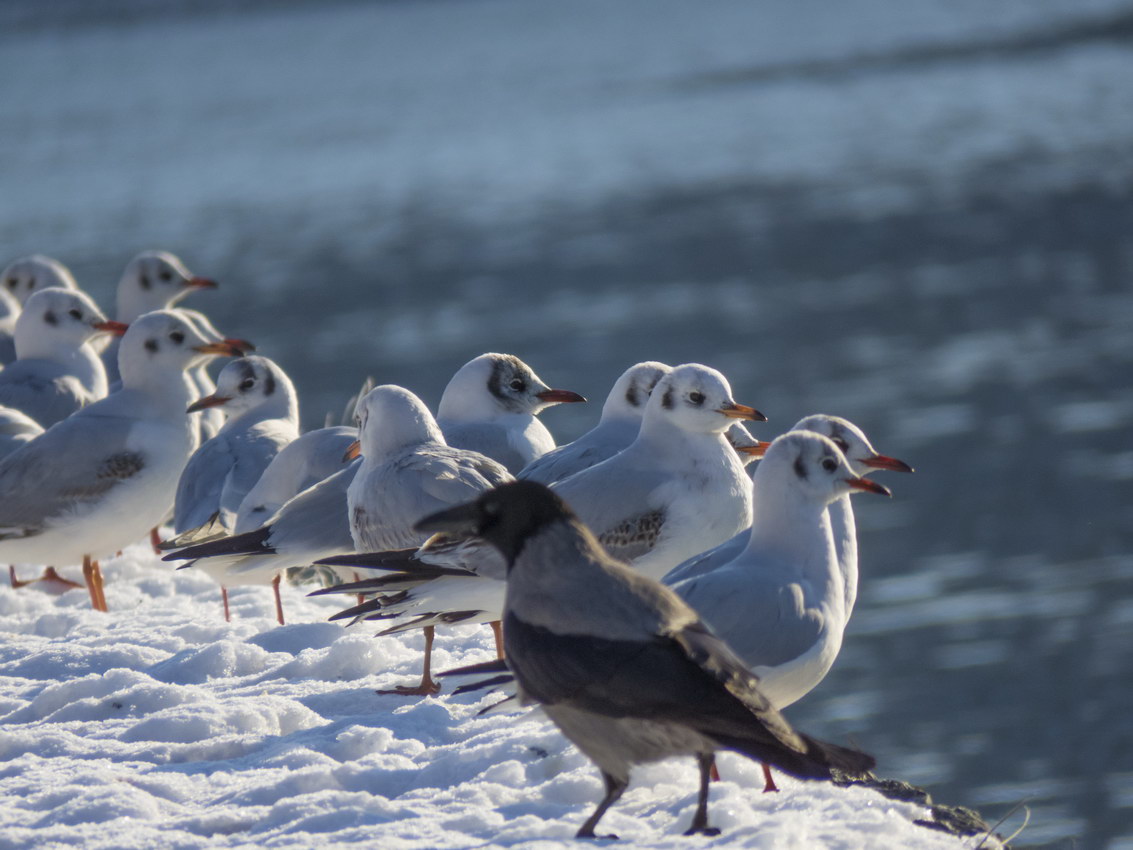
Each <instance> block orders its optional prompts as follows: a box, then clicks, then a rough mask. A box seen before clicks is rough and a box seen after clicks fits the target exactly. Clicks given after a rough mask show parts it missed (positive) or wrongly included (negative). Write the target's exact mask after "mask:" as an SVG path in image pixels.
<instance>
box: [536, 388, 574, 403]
mask: <svg viewBox="0 0 1133 850" xmlns="http://www.w3.org/2000/svg"><path fill="white" fill-rule="evenodd" d="M535 398H537V399H539V400H540V401H548V402H550V403H551V404H564V403H565V404H570V403H572V402H576V401H586V399H585V397H583V396H580V395H579V394H578V393H572V392H571V391H570V390H543V392H541V393H535Z"/></svg>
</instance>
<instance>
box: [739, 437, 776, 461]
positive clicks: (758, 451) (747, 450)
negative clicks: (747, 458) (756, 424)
mask: <svg viewBox="0 0 1133 850" xmlns="http://www.w3.org/2000/svg"><path fill="white" fill-rule="evenodd" d="M770 445H771V443H768V442H764V441H763V440H760V441H759V442H758V443H756V444H755V445H754V446H737V445H733V446H732V448H733V449H735V450H736V451H737V452H739V453H740V454H742V455H751V456H752V457H763V453H764V452H766V451H767V447H768V446H770Z"/></svg>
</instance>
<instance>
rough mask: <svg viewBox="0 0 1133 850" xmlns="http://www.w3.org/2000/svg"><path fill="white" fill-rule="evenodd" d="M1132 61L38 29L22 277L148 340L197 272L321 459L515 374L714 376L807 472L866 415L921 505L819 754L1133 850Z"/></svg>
mask: <svg viewBox="0 0 1133 850" xmlns="http://www.w3.org/2000/svg"><path fill="white" fill-rule="evenodd" d="M1131 48H1133V4H1131V3H1128V2H1119V0H1091V2H1073V0H1065V2H1053V0H1050V2H1036V0H1032V2H1028V3H999V4H987V3H985V2H975V1H974V0H970V2H944V0H940V2H924V3H918V4H908V3H905V2H902V0H869V2H865V3H862V4H856V7H855V10H854V12H853V13H852V14H851V13H849V12H839V11H834V10H832V8H831V7H830V6H828V5H827V4H824V3H817V2H813V0H812V2H803V3H795V2H786V0H781V2H766V3H761V4H748V3H740V2H718V3H713V4H711V5H709V6H704V5H696V4H686V3H678V2H675V0H658V2H646V1H645V0H627V2H622V3H619V4H616V5H614V4H608V3H600V2H597V0H592V2H578V3H570V4H529V3H525V2H522V0H464V1H463V2H459V1H458V0H448V1H447V2H446V0H421V1H420V2H390V3H381V4H362V3H358V4H351V3H342V4H337V5H328V4H315V3H304V2H295V3H278V4H272V3H245V4H234V5H227V4H219V3H216V4H212V3H206V4H194V5H190V4H187V3H165V4H162V3H156V4H149V3H144V4H143V3H140V2H125V0H121V1H119V0H107V2H101V3H70V2H67V3H60V4H41V3H33V2H30V0H28V2H20V0H16V2H10V3H7V4H5V5H4V6H3V7H0V57H2V58H3V60H4V64H5V68H6V71H5V73H4V74H3V75H0V123H2V127H3V132H2V133H0V177H2V180H0V189H2V191H0V247H2V251H3V254H4V255H6V256H8V257H15V256H17V255H19V254H22V253H29V252H32V251H41V252H45V253H50V254H53V255H55V256H58V257H59V258H61V259H62V260H64V261H65V262H67V263H68V264H70V265H71V267H72V268H73V270H74V271H75V273H76V275H77V276H78V278H79V280H80V282H81V283H82V284H83V285H84V286H86V287H87V288H88V289H90V290H91V291H92V293H94V294H95V295H96V297H99V298H101V299H102V300H103V301H104V303H107V304H109V303H111V298H110V293H111V291H112V289H113V285H114V282H115V281H116V279H117V274H118V273H119V271H120V269H121V267H122V266H123V265H124V264H125V262H126V261H127V260H128V259H129V258H130V256H132V255H133V254H134V253H135V252H136V251H138V250H140V249H143V248H148V247H161V248H166V249H169V250H173V251H175V252H177V253H178V254H180V255H181V256H182V257H183V258H184V259H185V260H186V262H187V263H188V264H189V265H190V267H191V268H192V269H193V270H194V271H195V272H197V273H199V274H205V275H209V276H212V277H215V278H217V279H218V280H220V281H221V283H222V289H221V290H220V291H218V292H216V293H211V294H205V295H202V296H200V297H198V298H196V300H195V301H194V302H193V304H194V306H198V307H200V308H202V309H205V310H207V311H209V312H210V314H211V315H213V316H214V318H215V320H216V322H217V324H218V325H219V326H220V327H221V328H222V329H223V330H225V331H226V332H228V333H232V334H238V335H240V336H246V337H249V338H251V339H254V340H255V341H256V342H257V343H259V344H260V348H261V351H263V352H264V353H266V354H268V355H270V356H273V357H276V358H277V359H278V360H280V361H281V362H282V363H283V364H284V365H285V367H286V368H288V369H289V371H291V372H292V374H293V375H294V377H295V378H296V381H297V383H298V385H299V388H300V392H301V395H302V404H303V407H304V411H303V412H304V419H305V421H306V422H307V423H308V424H309V425H315V424H318V423H320V422H321V420H322V417H323V415H324V413H325V412H326V411H328V410H332V409H333V410H337V409H339V408H340V407H341V403H342V401H343V400H344V398H345V397H346V395H347V394H349V392H351V391H352V389H353V388H354V387H355V386H356V385H357V384H358V383H359V382H360V381H361V379H362V378H363V377H364V376H365V375H367V374H371V375H374V376H375V377H376V378H377V379H379V380H380V381H392V382H397V383H402V384H405V385H406V386H409V387H411V388H413V389H414V390H416V391H418V392H419V393H420V394H421V395H422V396H423V397H424V398H425V399H426V400H427V401H430V402H431V403H435V401H436V400H437V399H438V397H439V394H440V390H441V388H442V387H443V386H444V384H445V382H446V381H447V380H448V378H449V376H450V375H451V374H452V372H453V371H454V370H455V369H456V367H457V366H459V365H460V364H461V363H463V362H464V361H465V360H467V359H469V358H470V357H472V356H474V355H475V354H478V353H480V352H483V351H485V350H498V351H510V352H514V353H517V354H519V355H520V356H522V357H523V358H524V359H525V360H527V361H528V362H530V363H531V364H532V365H533V366H534V367H535V368H536V370H537V371H539V372H540V373H541V375H542V376H543V377H544V378H545V379H546V380H547V381H548V382H549V383H551V384H553V385H555V386H563V387H567V388H570V389H574V390H578V391H580V392H583V393H584V394H586V395H589V396H591V397H592V398H594V399H595V400H596V401H597V400H599V399H601V398H602V397H603V396H604V394H605V392H606V389H607V388H608V386H609V385H610V383H611V382H612V380H613V378H614V377H615V376H616V375H617V374H618V373H620V372H621V371H622V370H623V369H624V368H625V367H626V366H627V365H629V364H630V363H632V362H634V361H637V360H642V359H659V360H663V361H666V362H670V363H680V362H685V361H690V360H697V361H701V362H705V363H709V364H711V365H714V366H716V367H718V368H720V369H722V370H723V371H724V372H725V373H726V374H728V375H729V376H730V378H731V379H732V383H733V386H734V388H735V391H736V396H737V398H738V399H739V400H741V401H744V402H746V403H751V404H754V405H756V406H758V407H759V408H760V409H761V410H764V411H765V412H766V413H768V414H769V416H770V417H771V422H769V423H768V425H767V426H765V427H764V429H763V430H762V431H761V435H762V436H765V437H770V436H772V435H774V434H776V433H778V432H779V431H780V430H783V429H785V428H787V427H789V426H790V424H791V423H793V422H794V421H795V420H797V419H798V418H800V417H801V416H802V415H804V414H807V413H812V412H820V411H821V412H829V413H838V414H841V415H844V416H847V417H849V418H851V419H853V420H854V421H856V422H858V423H859V424H860V425H862V426H863V427H864V428H865V429H866V431H867V432H868V433H869V434H870V435H871V437H872V438H873V440H874V443H875V445H876V446H877V447H878V448H879V449H880V450H881V451H883V452H885V453H887V454H893V455H896V456H898V457H901V458H903V459H905V460H908V461H909V462H911V463H913V464H914V465H916V466H917V467H918V472H917V474H916V475H915V476H912V477H901V478H899V479H898V478H897V477H896V476H892V477H890V478H889V479H887V480H886V483H887V484H889V485H891V486H892V488H893V489H894V491H895V498H894V499H893V500H892V502H886V503H882V502H880V500H877V501H873V502H870V501H869V500H867V499H865V498H861V499H859V500H858V508H859V517H860V528H861V550H862V570H863V579H862V587H861V599H860V602H859V610H858V612H857V613H856V614H855V617H854V621H853V622H852V623H851V626H850V630H849V635H848V637H847V641H846V644H845V648H844V650H843V653H842V656H841V657H840V658H839V660H838V663H837V664H836V666H835V669H834V671H833V672H832V673H831V675H830V677H829V678H828V680H827V681H826V682H824V683H823V684H822V685H821V686H820V688H819V689H818V690H816V691H815V692H814V693H813V694H812V695H811V696H809V697H808V698H807V699H806V700H804V701H803V702H802V703H800V704H799V705H798V706H796V707H795V708H793V709H792V710H791V714H792V717H794V718H796V719H797V720H799V721H800V722H802V723H804V724H806V725H808V726H809V727H815V728H818V729H819V731H822V732H823V734H825V735H826V736H828V737H829V736H832V735H833V736H835V737H838V736H853V738H854V739H855V740H857V741H858V742H859V743H860V744H861V745H862V746H864V747H866V748H868V749H869V750H871V751H872V752H874V753H876V754H877V756H878V757H879V761H880V762H881V764H882V767H883V772H884V773H886V774H889V775H894V776H899V777H901V778H905V779H908V780H911V781H915V782H918V783H922V784H926V785H927V786H929V787H930V789H931V790H932V791H933V793H934V795H935V796H936V797H937V799H938V800H940V801H942V802H949V803H962V804H966V805H971V806H975V807H977V808H980V809H981V810H982V811H983V812H984V814H985V815H987V816H989V817H991V818H997V817H999V816H1001V815H1004V814H1007V813H1009V812H1010V811H1011V810H1012V808H1013V807H1014V806H1015V805H1016V804H1017V803H1020V802H1025V805H1026V806H1027V807H1028V808H1029V809H1030V812H1031V818H1030V824H1029V826H1028V827H1027V829H1026V830H1025V831H1024V832H1023V833H1022V835H1021V836H1020V838H1019V839H1018V843H1019V844H1022V845H1041V844H1048V845H1050V846H1056V847H1071V846H1074V847H1078V848H1123V850H1129V848H1133V721H1131V720H1130V718H1131V717H1133V685H1131V684H1130V676H1129V672H1130V670H1131V669H1133V554H1131V553H1133V530H1131V528H1133V522H1131V520H1133V510H1131V508H1130V505H1133V444H1131V443H1130V439H1129V434H1130V425H1131V423H1133V392H1131V385H1130V375H1131V374H1133V371H1131V367H1133V287H1131V286H1130V281H1131V280H1133V203H1131V187H1133V86H1130V85H1129V81H1130V80H1131V79H1133V50H1131ZM577 407H580V406H577ZM596 408H597V405H594V406H592V407H591V409H589V410H579V409H567V408H562V409H555V410H552V411H549V412H548V414H547V415H546V420H547V422H548V424H549V425H550V426H551V428H552V429H553V430H554V431H555V432H556V433H557V434H558V435H559V437H560V439H562V440H567V439H570V438H571V437H572V436H574V435H576V434H578V433H580V432H581V431H582V430H584V429H585V428H586V427H588V425H589V423H590V422H591V421H592V419H593V417H595V416H596V413H597V411H596ZM1022 818H1023V814H1022V810H1019V811H1016V812H1015V813H1014V814H1011V815H1010V816H1009V817H1008V820H1007V821H1006V823H1005V824H1004V826H1003V827H1002V830H1001V831H1004V832H1010V831H1012V830H1013V829H1014V828H1016V827H1017V826H1019V825H1020V824H1021V822H1022Z"/></svg>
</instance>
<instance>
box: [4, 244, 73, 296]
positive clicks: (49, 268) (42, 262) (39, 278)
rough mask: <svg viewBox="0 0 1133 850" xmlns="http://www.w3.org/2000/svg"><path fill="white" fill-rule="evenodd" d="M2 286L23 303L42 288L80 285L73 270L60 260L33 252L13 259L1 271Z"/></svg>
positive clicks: (68, 287)
mask: <svg viewBox="0 0 1133 850" xmlns="http://www.w3.org/2000/svg"><path fill="white" fill-rule="evenodd" d="M0 287H3V289H4V291H5V292H7V293H8V294H10V295H13V296H15V298H16V300H17V301H18V302H20V304H21V305H22V304H24V303H26V302H27V300H28V298H30V297H31V295H32V293H33V292H36V291H38V290H40V289H48V288H49V287H61V288H62V289H78V288H79V285H78V284H77V283H75V276H74V275H72V274H71V270H70V269H68V268H67V267H66V266H65V265H63V264H62V263H61V262H59V261H58V260H56V259H54V258H53V257H46V256H44V255H43V254H31V255H29V256H27V257H20V258H19V259H18V260H13V261H12V262H10V263H9V264H8V265H7V266H6V267H5V268H4V271H2V272H0Z"/></svg>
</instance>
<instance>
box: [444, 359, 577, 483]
mask: <svg viewBox="0 0 1133 850" xmlns="http://www.w3.org/2000/svg"><path fill="white" fill-rule="evenodd" d="M579 401H586V399H585V398H583V397H582V396H580V395H579V394H578V393H575V392H571V391H570V390H554V389H551V388H550V387H549V386H547V385H546V384H545V383H544V382H543V381H542V380H541V379H540V378H539V376H538V375H536V374H535V372H534V371H533V370H532V369H531V367H530V366H528V365H527V364H526V363H524V362H523V361H522V360H520V359H519V358H518V357H515V356H514V355H511V354H481V355H480V356H479V357H476V358H474V359H472V360H470V361H469V362H468V363H465V364H464V365H463V366H461V367H460V369H459V370H457V373H456V374H455V375H453V377H452V380H451V381H449V383H448V386H447V387H445V391H444V393H443V394H442V395H441V403H440V405H439V406H438V407H437V423H438V424H439V425H440V426H441V431H443V432H444V435H445V440H446V441H447V442H448V444H449V445H450V446H453V447H455V448H459V449H469V450H471V451H474V452H480V454H484V455H487V456H488V457H490V458H492V459H493V460H496V461H499V462H500V463H502V464H503V465H504V466H506V467H507V469H508V471H509V472H511V473H512V474H513V475H514V474H515V473H517V472H519V471H520V470H521V469H523V467H525V466H526V465H527V464H529V463H531V461H533V460H535V458H537V457H539V456H541V455H543V454H546V453H547V452H549V451H550V450H551V449H553V448H554V447H555V439H554V437H552V436H551V432H550V431H548V430H547V426H546V425H544V424H543V423H542V422H540V421H539V420H538V419H537V418H536V416H537V414H539V413H540V412H542V411H543V410H545V409H546V408H548V407H550V406H551V405H554V404H561V403H563V402H579Z"/></svg>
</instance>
